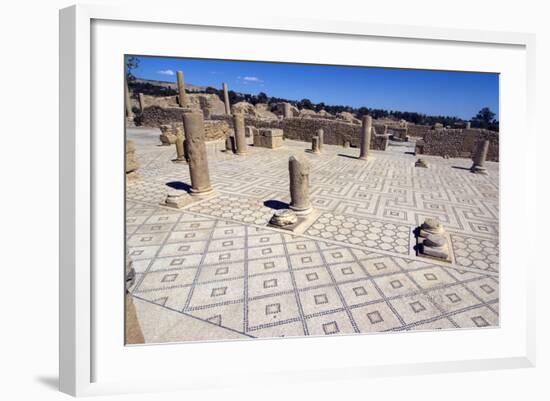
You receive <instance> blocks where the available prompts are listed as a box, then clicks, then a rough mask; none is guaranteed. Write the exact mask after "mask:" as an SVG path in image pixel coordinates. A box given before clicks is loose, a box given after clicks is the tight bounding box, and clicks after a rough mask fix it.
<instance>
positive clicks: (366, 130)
mask: <svg viewBox="0 0 550 401" xmlns="http://www.w3.org/2000/svg"><path fill="white" fill-rule="evenodd" d="M371 132H372V117H371V116H363V125H362V126H361V149H360V153H359V159H361V160H367V157H368V154H369V147H370V136H371Z"/></svg>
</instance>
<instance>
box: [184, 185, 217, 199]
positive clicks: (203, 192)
mask: <svg viewBox="0 0 550 401" xmlns="http://www.w3.org/2000/svg"><path fill="white" fill-rule="evenodd" d="M214 193H215V191H214V188H212V187H210V188H207V189H201V190H197V189H193V188H191V190H190V191H189V195H191V196H197V197H200V196H210V195H214Z"/></svg>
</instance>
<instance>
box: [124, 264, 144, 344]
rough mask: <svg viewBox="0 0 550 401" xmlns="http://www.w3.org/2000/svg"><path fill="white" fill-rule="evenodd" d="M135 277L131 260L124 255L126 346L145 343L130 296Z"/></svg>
mask: <svg viewBox="0 0 550 401" xmlns="http://www.w3.org/2000/svg"><path fill="white" fill-rule="evenodd" d="M135 277H136V271H135V270H134V267H133V266H132V258H130V256H129V255H128V254H126V285H125V289H126V296H125V301H126V302H125V309H126V319H125V325H124V337H125V343H126V344H143V343H145V338H144V337H143V332H142V330H141V326H140V325H139V321H138V319H137V314H136V308H135V306H134V300H133V298H132V295H131V294H130V289H131V288H132V286H133V285H134V282H135Z"/></svg>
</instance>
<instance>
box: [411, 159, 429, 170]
mask: <svg viewBox="0 0 550 401" xmlns="http://www.w3.org/2000/svg"><path fill="white" fill-rule="evenodd" d="M414 166H415V167H423V168H428V162H427V161H426V160H424V159H418V160H417V161H416V163H414Z"/></svg>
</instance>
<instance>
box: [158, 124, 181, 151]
mask: <svg viewBox="0 0 550 401" xmlns="http://www.w3.org/2000/svg"><path fill="white" fill-rule="evenodd" d="M160 132H161V134H160V135H159V139H160V142H161V143H162V144H163V145H164V146H170V145H173V144H175V143H176V140H177V139H178V137H180V136H181V137H183V136H184V132H183V126H182V125H170V124H163V125H161V126H160Z"/></svg>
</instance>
